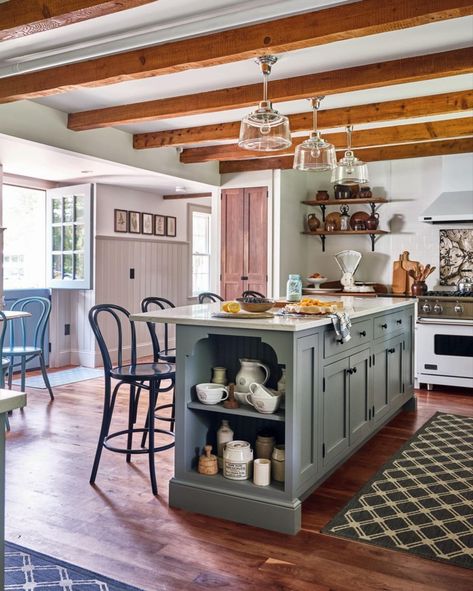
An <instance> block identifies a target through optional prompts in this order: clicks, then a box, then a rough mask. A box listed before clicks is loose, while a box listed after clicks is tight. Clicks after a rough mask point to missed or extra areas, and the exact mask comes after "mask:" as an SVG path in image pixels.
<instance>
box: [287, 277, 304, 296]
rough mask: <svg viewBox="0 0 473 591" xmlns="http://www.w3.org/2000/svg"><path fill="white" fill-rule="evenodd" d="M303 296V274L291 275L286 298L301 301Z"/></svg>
mask: <svg viewBox="0 0 473 591" xmlns="http://www.w3.org/2000/svg"><path fill="white" fill-rule="evenodd" d="M301 298H302V281H301V276H300V275H296V274H292V275H289V279H288V280H287V285H286V300H287V301H288V302H299V301H300V300H301Z"/></svg>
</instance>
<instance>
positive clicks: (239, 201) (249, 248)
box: [220, 187, 268, 300]
mask: <svg viewBox="0 0 473 591" xmlns="http://www.w3.org/2000/svg"><path fill="white" fill-rule="evenodd" d="M221 235H222V239H221V259H222V264H221V277H220V283H221V285H220V294H221V295H222V297H224V298H225V299H226V300H228V299H233V298H237V297H240V296H241V294H242V292H243V291H245V290H247V289H251V290H254V291H259V292H261V293H264V294H265V295H267V293H266V292H267V282H268V281H267V273H268V269H267V259H268V246H267V245H268V189H267V187H255V188H249V189H225V190H223V191H222V216H221Z"/></svg>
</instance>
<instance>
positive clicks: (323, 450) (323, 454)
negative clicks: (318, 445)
mask: <svg viewBox="0 0 473 591" xmlns="http://www.w3.org/2000/svg"><path fill="white" fill-rule="evenodd" d="M322 457H323V458H325V443H322Z"/></svg>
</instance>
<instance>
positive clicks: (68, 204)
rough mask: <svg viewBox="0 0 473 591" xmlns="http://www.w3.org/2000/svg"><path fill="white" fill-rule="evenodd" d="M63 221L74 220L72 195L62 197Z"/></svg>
mask: <svg viewBox="0 0 473 591" xmlns="http://www.w3.org/2000/svg"><path fill="white" fill-rule="evenodd" d="M64 221H65V222H73V221H74V197H72V196H71V197H64Z"/></svg>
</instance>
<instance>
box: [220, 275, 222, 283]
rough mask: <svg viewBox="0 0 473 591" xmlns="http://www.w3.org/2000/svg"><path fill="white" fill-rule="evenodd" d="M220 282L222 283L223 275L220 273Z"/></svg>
mask: <svg viewBox="0 0 473 591" xmlns="http://www.w3.org/2000/svg"><path fill="white" fill-rule="evenodd" d="M220 281H222V274H221V273H220Z"/></svg>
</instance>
